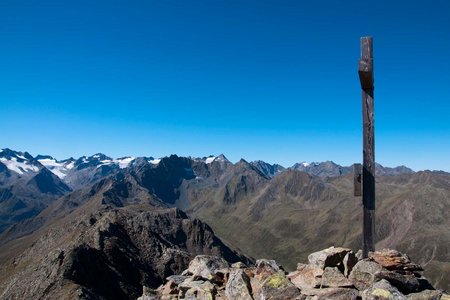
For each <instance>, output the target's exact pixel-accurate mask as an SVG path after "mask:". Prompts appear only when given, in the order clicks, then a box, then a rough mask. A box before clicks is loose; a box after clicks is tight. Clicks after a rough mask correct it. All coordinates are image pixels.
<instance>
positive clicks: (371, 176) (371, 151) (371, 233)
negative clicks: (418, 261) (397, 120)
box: [358, 37, 375, 257]
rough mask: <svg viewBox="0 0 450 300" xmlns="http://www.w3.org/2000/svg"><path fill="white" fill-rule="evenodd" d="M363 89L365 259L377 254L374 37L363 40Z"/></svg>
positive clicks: (361, 65) (359, 64)
mask: <svg viewBox="0 0 450 300" xmlns="http://www.w3.org/2000/svg"><path fill="white" fill-rule="evenodd" d="M358 74H359V81H360V83H361V89H362V113H363V170H362V184H363V189H362V201H363V206H364V208H363V209H364V212H363V256H364V257H367V256H368V253H369V252H371V251H375V129H374V101H373V90H374V86H373V82H374V79H373V49H372V37H362V38H361V58H360V60H359V63H358Z"/></svg>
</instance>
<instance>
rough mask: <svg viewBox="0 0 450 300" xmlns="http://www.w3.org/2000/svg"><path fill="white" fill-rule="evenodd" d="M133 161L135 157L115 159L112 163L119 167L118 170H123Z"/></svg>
mask: <svg viewBox="0 0 450 300" xmlns="http://www.w3.org/2000/svg"><path fill="white" fill-rule="evenodd" d="M133 160H135V157H125V158H122V159H116V160H115V161H114V162H115V163H116V164H118V165H119V168H121V169H125V168H126V167H128V166H129V165H130V163H131V162H132V161H133Z"/></svg>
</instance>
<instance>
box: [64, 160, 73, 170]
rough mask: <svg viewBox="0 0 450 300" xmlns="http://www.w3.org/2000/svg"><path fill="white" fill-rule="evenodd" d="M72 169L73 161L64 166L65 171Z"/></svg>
mask: <svg viewBox="0 0 450 300" xmlns="http://www.w3.org/2000/svg"><path fill="white" fill-rule="evenodd" d="M73 167H75V162H74V161H72V162H71V163H69V164H67V165H66V169H67V170H70V169H73Z"/></svg>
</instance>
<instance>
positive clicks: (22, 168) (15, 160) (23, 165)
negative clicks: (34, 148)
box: [0, 148, 39, 175]
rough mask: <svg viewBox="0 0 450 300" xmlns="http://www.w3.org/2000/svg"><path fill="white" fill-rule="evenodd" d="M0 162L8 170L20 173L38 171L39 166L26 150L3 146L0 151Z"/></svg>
mask: <svg viewBox="0 0 450 300" xmlns="http://www.w3.org/2000/svg"><path fill="white" fill-rule="evenodd" d="M0 162H2V163H3V164H4V165H5V166H6V167H7V168H8V169H9V170H11V171H13V172H15V173H18V174H20V175H22V174H24V173H29V172H38V171H39V166H38V165H36V164H35V161H34V159H33V157H32V156H31V155H30V154H29V153H28V152H19V151H13V150H11V149H8V148H5V149H2V150H1V151H0Z"/></svg>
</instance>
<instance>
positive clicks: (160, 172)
mask: <svg viewBox="0 0 450 300" xmlns="http://www.w3.org/2000/svg"><path fill="white" fill-rule="evenodd" d="M377 173H378V176H377V233H376V234H377V241H378V243H377V249H382V248H395V249H398V250H400V251H402V252H405V253H408V255H410V256H411V258H412V260H413V261H415V262H417V263H419V264H421V265H422V266H423V267H424V269H425V272H424V274H423V275H424V276H425V277H426V278H427V279H428V280H429V281H430V282H431V284H432V285H433V286H435V287H437V288H441V289H449V287H450V281H449V279H448V278H449V276H448V275H450V231H449V230H448V228H450V220H449V218H448V216H446V213H447V212H448V211H450V174H448V173H445V172H431V171H423V172H412V171H411V170H410V169H408V168H406V167H398V168H385V167H382V166H377ZM352 192H353V178H352V175H351V174H350V169H349V168H346V167H342V166H339V165H337V164H334V163H332V162H324V163H310V164H307V163H300V164H297V165H295V166H293V167H291V168H283V167H281V166H279V165H271V164H267V163H265V162H262V161H257V162H251V163H248V162H246V161H245V160H241V161H239V162H237V163H235V164H233V163H231V162H229V161H228V160H227V159H226V158H225V157H224V156H223V155H221V156H217V157H204V158H190V157H178V156H175V155H173V156H170V157H165V158H162V159H155V158H152V157H141V158H133V157H123V158H119V159H112V158H110V157H107V156H105V155H103V154H96V155H93V156H90V157H81V158H79V159H67V160H61V161H60V160H56V159H54V158H52V157H50V156H37V157H33V156H31V155H30V154H28V153H26V152H24V153H23V152H17V151H12V150H9V149H6V150H3V151H1V152H0V222H1V223H0V230H1V231H3V232H2V233H1V234H0V271H1V272H0V291H1V292H0V293H2V294H0V298H9V297H18V298H23V297H28V298H55V297H61V298H66V297H69V296H67V295H70V297H73V298H90V297H100V298H102V297H103V298H104V299H135V298H137V297H139V296H141V295H142V286H147V287H149V288H152V289H153V288H157V287H158V286H159V285H160V284H162V283H163V282H164V281H165V278H166V277H167V276H170V275H173V274H178V273H181V271H182V270H184V269H186V268H188V265H189V261H191V260H192V259H193V258H194V257H195V255H199V254H208V255H214V256H219V257H222V258H224V259H225V260H227V262H228V263H233V262H236V261H242V262H244V263H246V264H252V262H253V261H252V259H251V257H257V258H261V257H263V258H270V259H275V260H276V261H277V262H279V263H280V264H281V265H283V266H284V267H285V269H286V270H287V271H293V270H296V268H297V266H296V264H297V263H298V262H304V261H306V260H307V257H308V255H309V254H310V253H311V252H314V251H317V250H319V249H324V248H328V247H330V246H331V245H343V246H344V247H348V248H351V249H354V251H356V250H357V249H359V248H360V244H361V234H360V231H361V223H362V218H361V203H360V200H359V198H355V197H353V196H352ZM206 224H208V225H206ZM100 278H101V280H100ZM94 295H97V296H94ZM98 295H100V296H98ZM22 296H23V297H22ZM70 297H69V298H70Z"/></svg>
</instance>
